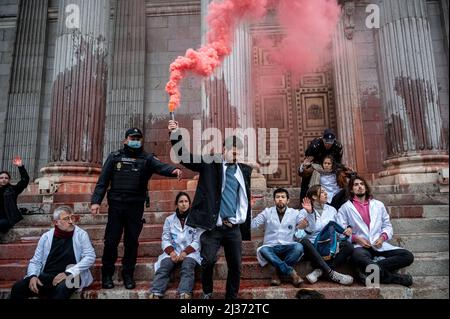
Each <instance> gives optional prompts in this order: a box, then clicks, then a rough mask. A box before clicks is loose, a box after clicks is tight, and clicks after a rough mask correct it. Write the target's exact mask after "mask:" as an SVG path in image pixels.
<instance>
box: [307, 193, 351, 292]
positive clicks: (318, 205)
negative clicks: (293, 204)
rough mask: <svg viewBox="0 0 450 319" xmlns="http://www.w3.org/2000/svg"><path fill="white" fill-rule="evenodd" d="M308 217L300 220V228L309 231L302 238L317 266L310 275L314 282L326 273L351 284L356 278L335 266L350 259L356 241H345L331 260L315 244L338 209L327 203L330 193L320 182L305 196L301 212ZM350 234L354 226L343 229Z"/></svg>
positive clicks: (310, 257)
mask: <svg viewBox="0 0 450 319" xmlns="http://www.w3.org/2000/svg"><path fill="white" fill-rule="evenodd" d="M300 213H302V216H305V219H304V220H302V222H301V223H300V225H299V226H300V228H301V229H304V230H305V233H306V236H305V237H303V238H302V239H301V241H300V242H301V243H302V245H303V247H304V249H305V255H306V257H307V258H308V259H309V260H310V261H311V263H312V265H313V267H314V268H315V269H314V271H313V272H311V273H310V274H308V275H307V276H306V279H308V281H309V282H310V283H312V284H313V283H315V282H316V281H317V280H318V278H319V277H320V276H322V275H323V274H325V275H326V276H327V277H328V278H330V279H331V280H333V281H335V282H337V283H340V284H342V285H351V284H352V283H353V277H352V276H349V275H344V274H341V273H338V272H337V271H335V270H334V269H336V268H337V267H339V266H340V265H342V264H344V263H345V262H347V260H348V259H349V258H350V256H351V255H352V252H353V247H352V244H351V243H350V242H348V241H341V242H340V244H339V251H338V253H337V254H336V255H335V256H334V258H331V259H329V260H327V261H325V260H324V258H323V256H321V255H320V253H319V252H318V251H317V249H316V248H315V246H314V242H315V240H316V237H317V236H318V235H319V234H320V232H321V231H322V229H324V227H326V226H327V224H328V223H329V222H333V221H336V210H335V209H334V208H333V207H331V206H329V205H328V204H327V192H326V191H325V189H324V188H323V187H321V186H320V185H314V186H313V187H310V188H309V190H308V192H307V193H306V197H305V198H304V199H303V209H302V210H301V211H300ZM343 233H344V234H345V235H346V236H351V229H350V228H348V229H346V230H345V231H344V232H343Z"/></svg>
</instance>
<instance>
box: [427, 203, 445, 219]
mask: <svg viewBox="0 0 450 319" xmlns="http://www.w3.org/2000/svg"><path fill="white" fill-rule="evenodd" d="M422 207H423V215H422V217H425V218H436V217H447V218H448V217H449V206H448V205H424V206H422Z"/></svg>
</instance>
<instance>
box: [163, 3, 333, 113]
mask: <svg viewBox="0 0 450 319" xmlns="http://www.w3.org/2000/svg"><path fill="white" fill-rule="evenodd" d="M268 7H275V8H276V10H277V16H278V20H279V21H278V22H279V24H280V26H281V27H282V28H283V35H284V38H283V40H282V41H281V43H280V44H279V45H278V46H277V47H276V48H273V47H272V48H269V46H268V45H266V44H265V43H267V42H268V41H267V39H266V40H263V41H261V43H260V45H261V44H262V46H263V47H265V49H269V50H270V58H271V59H272V61H274V62H276V63H277V64H279V65H281V66H282V68H283V69H285V70H286V71H291V72H293V73H294V74H299V73H303V72H307V71H310V70H312V69H314V68H315V67H317V66H319V65H320V62H321V61H320V60H319V59H320V55H321V54H323V53H324V52H325V49H326V47H327V46H328V45H329V43H330V40H331V35H332V33H333V31H334V30H335V28H336V24H337V22H338V20H339V15H340V12H341V8H340V6H339V5H338V4H337V0H278V1H273V0H223V1H222V2H217V1H214V2H211V4H210V5H209V8H208V16H207V21H208V26H209V32H208V34H207V37H206V38H207V43H206V44H205V45H204V46H203V47H201V48H199V49H198V50H193V49H188V50H187V51H186V54H185V56H184V57H181V56H180V57H178V58H177V59H176V60H175V61H174V62H173V63H172V64H171V65H170V78H169V82H168V83H167V85H166V91H167V93H169V95H170V100H169V110H170V111H174V109H175V108H176V107H177V106H178V105H179V104H180V90H179V84H180V82H181V80H182V79H183V78H184V76H185V74H186V72H187V71H191V72H193V73H195V74H198V75H201V76H209V75H211V74H212V73H213V71H214V69H215V68H216V67H218V66H219V65H220V63H221V62H222V61H223V59H224V58H225V57H226V56H227V55H229V54H230V53H231V50H232V41H233V36H234V30H235V29H236V27H237V26H238V24H239V23H240V22H241V21H242V20H244V19H258V18H262V17H264V16H265V14H266V9H267V8H268Z"/></svg>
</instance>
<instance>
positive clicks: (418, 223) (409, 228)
mask: <svg viewBox="0 0 450 319" xmlns="http://www.w3.org/2000/svg"><path fill="white" fill-rule="evenodd" d="M448 220H449V219H448V217H439V218H400V219H394V218H393V219H391V223H392V227H393V228H394V234H395V233H398V234H416V233H419V234H422V233H448V230H449V228H448V227H449V225H448Z"/></svg>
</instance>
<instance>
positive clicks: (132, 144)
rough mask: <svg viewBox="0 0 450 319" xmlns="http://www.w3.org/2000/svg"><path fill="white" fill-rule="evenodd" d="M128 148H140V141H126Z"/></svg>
mask: <svg viewBox="0 0 450 319" xmlns="http://www.w3.org/2000/svg"><path fill="white" fill-rule="evenodd" d="M128 146H129V147H131V148H141V146H142V143H141V141H128Z"/></svg>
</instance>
